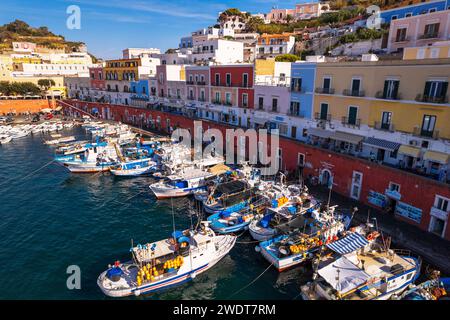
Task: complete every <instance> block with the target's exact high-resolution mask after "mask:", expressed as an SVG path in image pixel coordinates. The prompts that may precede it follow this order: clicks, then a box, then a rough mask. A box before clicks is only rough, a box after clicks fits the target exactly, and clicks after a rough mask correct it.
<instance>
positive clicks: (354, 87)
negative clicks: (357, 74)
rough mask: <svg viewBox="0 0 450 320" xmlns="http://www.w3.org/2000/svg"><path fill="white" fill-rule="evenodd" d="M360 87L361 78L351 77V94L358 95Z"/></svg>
mask: <svg viewBox="0 0 450 320" xmlns="http://www.w3.org/2000/svg"><path fill="white" fill-rule="evenodd" d="M360 88H361V79H352V95H359V89H360Z"/></svg>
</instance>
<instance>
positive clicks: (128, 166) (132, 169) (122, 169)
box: [110, 158, 157, 177]
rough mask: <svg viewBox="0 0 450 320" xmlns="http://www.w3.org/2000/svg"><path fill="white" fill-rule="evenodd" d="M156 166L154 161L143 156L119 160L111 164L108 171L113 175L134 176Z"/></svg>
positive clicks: (154, 168)
mask: <svg viewBox="0 0 450 320" xmlns="http://www.w3.org/2000/svg"><path fill="white" fill-rule="evenodd" d="M156 167H157V164H156V162H154V161H153V160H152V159H150V158H144V159H136V160H128V161H123V162H120V163H118V164H117V165H115V166H112V167H111V169H110V172H111V173H112V174H113V175H115V176H120V177H134V176H140V175H144V174H149V173H151V172H154V171H155V170H156Z"/></svg>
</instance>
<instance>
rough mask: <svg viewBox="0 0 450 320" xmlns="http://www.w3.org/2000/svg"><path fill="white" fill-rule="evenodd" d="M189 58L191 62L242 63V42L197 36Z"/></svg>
mask: <svg viewBox="0 0 450 320" xmlns="http://www.w3.org/2000/svg"><path fill="white" fill-rule="evenodd" d="M190 60H191V62H192V63H200V62H214V63H218V64H230V63H242V62H243V61H244V44H243V43H242V42H238V41H231V40H224V39H207V38H205V39H201V38H199V39H196V40H195V41H194V47H193V49H192V55H191V59H190Z"/></svg>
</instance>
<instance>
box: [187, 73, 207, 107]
mask: <svg viewBox="0 0 450 320" xmlns="http://www.w3.org/2000/svg"><path fill="white" fill-rule="evenodd" d="M209 84H210V80H209V67H208V66H187V67H186V87H187V98H188V100H195V101H201V102H206V101H209Z"/></svg>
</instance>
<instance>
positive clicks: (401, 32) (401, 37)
mask: <svg viewBox="0 0 450 320" xmlns="http://www.w3.org/2000/svg"><path fill="white" fill-rule="evenodd" d="M406 30H407V29H406V28H398V29H397V34H396V36H395V42H401V41H406Z"/></svg>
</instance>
